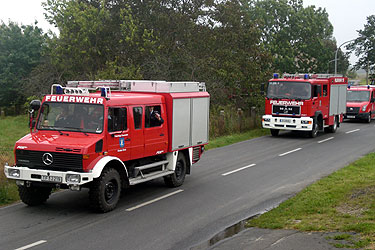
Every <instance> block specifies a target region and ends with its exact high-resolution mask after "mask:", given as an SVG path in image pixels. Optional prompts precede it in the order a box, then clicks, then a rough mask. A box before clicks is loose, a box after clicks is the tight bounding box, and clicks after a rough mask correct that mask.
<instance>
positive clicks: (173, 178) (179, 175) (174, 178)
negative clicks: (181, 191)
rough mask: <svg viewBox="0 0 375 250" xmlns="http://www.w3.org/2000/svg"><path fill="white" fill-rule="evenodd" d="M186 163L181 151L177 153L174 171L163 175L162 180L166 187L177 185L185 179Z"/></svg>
mask: <svg viewBox="0 0 375 250" xmlns="http://www.w3.org/2000/svg"><path fill="white" fill-rule="evenodd" d="M186 169H187V163H186V158H185V155H184V154H183V153H182V152H179V153H178V157H177V162H176V168H175V170H174V173H173V174H171V175H168V176H165V177H164V182H165V184H166V185H167V186H168V187H179V186H181V185H182V184H183V183H184V181H185V176H186Z"/></svg>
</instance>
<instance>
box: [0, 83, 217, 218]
mask: <svg viewBox="0 0 375 250" xmlns="http://www.w3.org/2000/svg"><path fill="white" fill-rule="evenodd" d="M209 100H210V96H209V94H208V93H207V92H206V88H205V84H204V83H199V82H166V81H127V80H121V81H71V82H68V83H67V86H66V87H63V86H61V85H56V84H54V85H53V86H52V88H51V94H50V95H46V96H45V97H44V98H43V101H42V103H41V102H40V101H33V102H32V103H31V114H32V115H31V116H30V117H31V121H30V124H31V125H30V129H31V130H32V131H31V133H30V134H28V135H26V136H25V137H23V138H22V139H20V140H19V141H17V143H16V145H15V148H14V152H15V165H14V166H8V165H6V166H5V170H4V171H5V175H6V176H7V177H8V178H10V179H15V180H17V185H18V187H19V194H20V197H21V199H22V201H23V202H24V203H26V204H28V205H31V206H32V205H39V204H41V203H43V202H45V201H46V200H47V199H48V197H49V195H50V193H51V191H52V188H55V187H60V188H70V189H71V190H81V188H89V190H90V191H89V200H90V203H91V205H92V207H93V208H94V209H95V210H97V211H101V212H108V211H110V210H113V209H114V208H115V207H116V204H117V203H118V200H119V197H120V193H121V190H122V188H126V187H128V186H129V185H135V184H138V183H142V182H146V181H149V180H153V179H156V178H160V177H164V181H165V183H166V184H167V185H168V186H171V187H177V186H180V185H182V183H183V182H184V180H185V175H186V174H190V172H191V166H192V164H194V163H196V162H197V161H198V160H199V159H200V157H201V154H202V153H203V151H204V145H206V144H207V143H208V130H209ZM38 110H39V114H38V115H36V113H37V111H38ZM36 118H37V119H36Z"/></svg>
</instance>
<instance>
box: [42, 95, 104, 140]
mask: <svg viewBox="0 0 375 250" xmlns="http://www.w3.org/2000/svg"><path fill="white" fill-rule="evenodd" d="M103 114H104V108H103V105H99V104H83V103H59V102H45V103H43V106H42V108H41V111H40V116H39V120H38V125H37V128H38V129H39V130H57V131H78V132H84V133H101V132H102V131H103V117H104V115H103Z"/></svg>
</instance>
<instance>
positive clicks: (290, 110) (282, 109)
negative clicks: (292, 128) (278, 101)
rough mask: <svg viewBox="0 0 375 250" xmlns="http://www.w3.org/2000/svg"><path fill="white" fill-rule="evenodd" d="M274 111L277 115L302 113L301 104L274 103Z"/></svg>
mask: <svg viewBox="0 0 375 250" xmlns="http://www.w3.org/2000/svg"><path fill="white" fill-rule="evenodd" d="M272 113H273V114H276V115H300V114H301V107H300V106H285V105H273V106H272Z"/></svg>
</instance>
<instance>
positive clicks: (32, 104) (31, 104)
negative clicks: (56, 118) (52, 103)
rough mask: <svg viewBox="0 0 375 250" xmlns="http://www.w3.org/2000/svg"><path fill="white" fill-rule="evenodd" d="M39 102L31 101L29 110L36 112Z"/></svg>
mask: <svg viewBox="0 0 375 250" xmlns="http://www.w3.org/2000/svg"><path fill="white" fill-rule="evenodd" d="M40 105H41V104H40V101H39V100H32V101H31V102H30V109H31V110H34V111H38V110H39V109H40Z"/></svg>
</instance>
